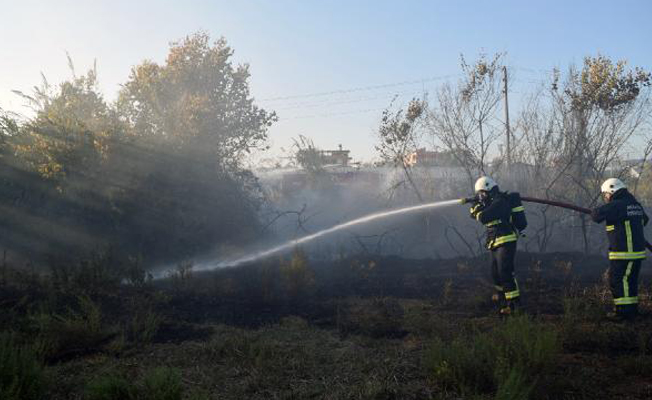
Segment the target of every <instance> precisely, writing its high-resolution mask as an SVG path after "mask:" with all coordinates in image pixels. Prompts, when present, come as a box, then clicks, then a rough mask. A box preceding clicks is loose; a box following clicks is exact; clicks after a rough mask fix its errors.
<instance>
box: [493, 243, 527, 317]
mask: <svg viewBox="0 0 652 400" xmlns="http://www.w3.org/2000/svg"><path fill="white" fill-rule="evenodd" d="M515 256H516V242H509V243H505V244H504V245H502V246H500V247H498V248H495V249H493V250H491V276H492V277H493V280H494V285H495V288H496V290H497V291H498V292H500V294H501V297H503V298H504V299H505V301H506V302H507V305H508V306H509V308H511V309H514V307H515V306H516V304H518V301H519V297H520V295H521V293H520V291H519V290H518V283H517V282H516V278H515V277H514V257H515Z"/></svg>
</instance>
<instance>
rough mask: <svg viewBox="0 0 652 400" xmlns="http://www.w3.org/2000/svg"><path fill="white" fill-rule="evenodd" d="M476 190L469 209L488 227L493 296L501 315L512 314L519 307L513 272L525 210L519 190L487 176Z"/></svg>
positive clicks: (478, 184)
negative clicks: (501, 185)
mask: <svg viewBox="0 0 652 400" xmlns="http://www.w3.org/2000/svg"><path fill="white" fill-rule="evenodd" d="M475 193H476V197H475V200H474V204H473V206H472V207H471V209H470V212H471V218H473V219H476V220H477V221H479V222H480V223H482V224H483V225H484V226H485V227H486V228H487V249H489V250H490V251H491V275H492V278H493V281H494V286H495V288H496V291H497V293H496V294H494V296H493V297H492V299H493V300H494V301H499V302H500V303H501V307H500V314H501V315H509V314H512V312H513V311H514V310H515V308H516V307H517V305H518V303H519V299H520V295H521V293H520V290H519V287H518V283H517V282H516V277H515V275H514V257H515V256H516V241H517V239H518V236H519V233H520V231H522V230H523V229H525V227H526V226H527V222H526V220H525V210H524V208H523V205H522V204H521V200H520V196H519V195H518V193H505V192H501V191H500V190H499V188H498V185H497V184H496V182H495V181H494V180H493V179H491V178H490V177H488V176H483V177H481V178H479V179H478V180H477V181H476V182H475Z"/></svg>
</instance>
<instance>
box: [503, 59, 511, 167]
mask: <svg viewBox="0 0 652 400" xmlns="http://www.w3.org/2000/svg"><path fill="white" fill-rule="evenodd" d="M503 83H504V84H505V86H504V89H503V94H504V95H505V97H504V99H505V134H506V135H507V150H506V154H505V159H506V161H507V167H508V168H509V167H510V166H511V165H512V146H511V136H512V135H511V132H510V131H509V105H508V102H507V67H506V66H504V65H503Z"/></svg>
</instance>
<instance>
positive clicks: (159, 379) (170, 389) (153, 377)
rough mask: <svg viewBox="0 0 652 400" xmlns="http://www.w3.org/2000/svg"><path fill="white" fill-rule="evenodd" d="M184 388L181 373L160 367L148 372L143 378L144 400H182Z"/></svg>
mask: <svg viewBox="0 0 652 400" xmlns="http://www.w3.org/2000/svg"><path fill="white" fill-rule="evenodd" d="M182 391H183V386H182V385H181V371H179V370H178V369H176V368H167V367H158V368H155V369H153V370H151V371H148V372H147V374H146V375H145V377H144V378H143V396H141V397H140V398H142V399H143V400H181V394H182Z"/></svg>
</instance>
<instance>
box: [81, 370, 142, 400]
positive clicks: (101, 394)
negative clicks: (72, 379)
mask: <svg viewBox="0 0 652 400" xmlns="http://www.w3.org/2000/svg"><path fill="white" fill-rule="evenodd" d="M84 398H85V399H86V400H131V399H136V398H137V392H136V387H135V386H134V385H133V384H131V383H129V382H128V381H127V380H126V379H125V378H123V377H121V376H117V375H106V376H100V377H98V378H96V379H94V380H93V381H91V382H90V383H89V384H88V385H86V390H85V396H84Z"/></svg>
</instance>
